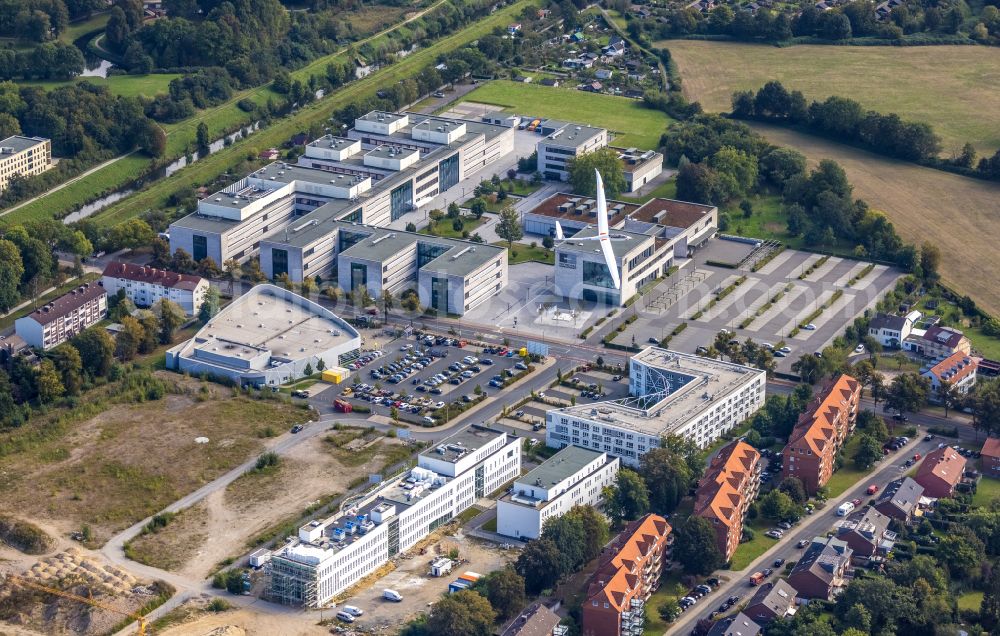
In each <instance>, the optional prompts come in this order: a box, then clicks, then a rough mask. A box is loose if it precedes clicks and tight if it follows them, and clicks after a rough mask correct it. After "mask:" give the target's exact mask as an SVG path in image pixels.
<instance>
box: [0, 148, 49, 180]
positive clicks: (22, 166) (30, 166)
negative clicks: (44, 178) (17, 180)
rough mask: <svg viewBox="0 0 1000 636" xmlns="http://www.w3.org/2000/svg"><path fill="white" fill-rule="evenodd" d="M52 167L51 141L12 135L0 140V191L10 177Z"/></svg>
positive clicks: (26, 174) (31, 173) (39, 171)
mask: <svg viewBox="0 0 1000 636" xmlns="http://www.w3.org/2000/svg"><path fill="white" fill-rule="evenodd" d="M51 167H52V141H51V140H49V139H44V138H42V137H23V136H21V135H12V136H10V137H7V138H6V139H4V140H3V141H0V192H3V191H4V190H5V189H6V188H7V184H8V183H10V180H11V177H14V176H16V175H17V176H22V177H31V176H34V175H36V174H41V173H43V172H45V171H46V170H48V169H49V168H51Z"/></svg>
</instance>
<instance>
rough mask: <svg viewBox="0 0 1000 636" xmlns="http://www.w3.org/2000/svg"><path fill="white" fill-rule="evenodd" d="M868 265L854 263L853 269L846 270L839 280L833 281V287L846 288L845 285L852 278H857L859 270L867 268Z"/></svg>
mask: <svg viewBox="0 0 1000 636" xmlns="http://www.w3.org/2000/svg"><path fill="white" fill-rule="evenodd" d="M868 265H869V264H868V263H864V262H862V263H855V264H854V266H853V267H851V268H850V269H848V270H847V271H846V272H844V273H843V275H841V277H840V278H838V279H837V280H836V281H834V283H833V285H834V287H846V286H847V283H848V282H849V281H850V280H851V279H852V278H854V277H855V276H857V275H858V274H860V273H861V270H863V269H864V268H866V267H868Z"/></svg>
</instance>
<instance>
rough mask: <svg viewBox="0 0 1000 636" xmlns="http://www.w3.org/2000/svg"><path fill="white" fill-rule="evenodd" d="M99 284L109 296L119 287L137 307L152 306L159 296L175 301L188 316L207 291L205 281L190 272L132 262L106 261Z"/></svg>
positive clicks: (193, 311) (200, 302)
mask: <svg viewBox="0 0 1000 636" xmlns="http://www.w3.org/2000/svg"><path fill="white" fill-rule="evenodd" d="M101 284H102V285H103V286H104V289H105V290H106V291H107V292H108V295H109V296H114V295H115V294H117V293H118V290H119V289H123V290H125V295H126V296H128V297H129V299H130V300H131V301H132V302H133V303H135V304H136V305H137V306H139V307H152V306H153V305H154V304H156V301H158V300H160V299H161V298H166V299H167V300H170V301H173V302H175V303H177V304H178V305H179V306H180V308H181V309H183V310H184V313H186V314H187V315H188V316H193V315H194V314H196V313H197V312H198V310H199V309H201V304H202V303H203V302H204V300H205V292H207V291H208V287H209V285H208V281H207V280H205V279H204V278H202V277H201V276H195V275H193V274H178V273H176V272H171V271H167V270H165V269H157V268H155V267H148V266H145V265H136V264H134V263H121V262H118V261H114V262H111V263H108V266H107V267H105V268H104V274H103V275H102V277H101Z"/></svg>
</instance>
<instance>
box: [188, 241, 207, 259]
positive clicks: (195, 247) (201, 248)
mask: <svg viewBox="0 0 1000 636" xmlns="http://www.w3.org/2000/svg"><path fill="white" fill-rule="evenodd" d="M206 256H208V239H207V238H205V237H204V236H202V235H200V234H195V235H194V236H192V237H191V258H193V259H194V262H195V263H197V262H198V261H200V260H201V259H203V258H205V257H206Z"/></svg>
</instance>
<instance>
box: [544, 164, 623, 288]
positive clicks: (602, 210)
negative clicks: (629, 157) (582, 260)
mask: <svg viewBox="0 0 1000 636" xmlns="http://www.w3.org/2000/svg"><path fill="white" fill-rule="evenodd" d="M594 174H595V175H597V236H587V237H584V238H579V237H574V238H573V240H574V241H598V242H599V244H600V246H601V252H602V253H603V254H604V262H605V264H607V266H608V271H609V272H611V281H612V282H613V283H614V284H615V289H621V288H622V280H621V276H620V274H619V273H618V261H616V260H615V250H614V248H613V247H612V246H611V241H620V240H625V239H627V238H628V237H627V236H625V235H623V234H611V232H610V230H609V229H608V201H607V198H606V197H605V196H604V181H603V180H602V179H601V173H600V172H599V171H597V170H594ZM556 240H557V241H565V240H566V235H565V234H563V229H562V225H560V224H559V221H556Z"/></svg>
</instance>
